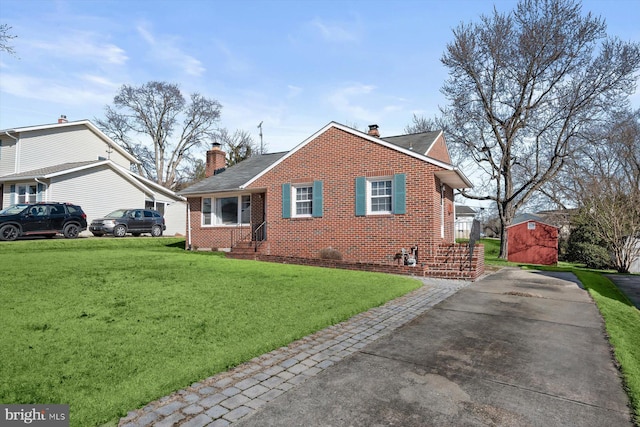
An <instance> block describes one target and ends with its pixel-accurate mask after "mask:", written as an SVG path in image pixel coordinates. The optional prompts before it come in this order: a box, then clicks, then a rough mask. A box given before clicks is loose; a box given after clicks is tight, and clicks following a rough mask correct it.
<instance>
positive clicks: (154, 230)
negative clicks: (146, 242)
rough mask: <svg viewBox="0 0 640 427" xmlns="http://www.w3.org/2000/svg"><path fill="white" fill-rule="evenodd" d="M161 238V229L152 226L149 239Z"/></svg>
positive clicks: (157, 226)
mask: <svg viewBox="0 0 640 427" xmlns="http://www.w3.org/2000/svg"><path fill="white" fill-rule="evenodd" d="M160 236H162V227H160V226H159V225H154V226H153V227H151V237H160Z"/></svg>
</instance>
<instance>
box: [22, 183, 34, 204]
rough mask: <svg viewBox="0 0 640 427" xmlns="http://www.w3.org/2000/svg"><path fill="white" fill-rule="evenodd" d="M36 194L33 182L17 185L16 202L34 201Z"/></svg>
mask: <svg viewBox="0 0 640 427" xmlns="http://www.w3.org/2000/svg"><path fill="white" fill-rule="evenodd" d="M37 194H38V187H37V186H36V185H35V184H27V185H18V203H34V202H35V201H36V198H37Z"/></svg>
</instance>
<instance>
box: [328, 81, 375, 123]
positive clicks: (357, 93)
mask: <svg viewBox="0 0 640 427" xmlns="http://www.w3.org/2000/svg"><path fill="white" fill-rule="evenodd" d="M374 90H375V86H372V85H364V84H354V85H351V86H347V87H344V88H341V89H338V90H335V91H334V92H333V93H331V94H330V95H329V98H328V101H329V104H331V106H332V107H333V108H334V109H336V110H337V111H339V112H341V113H343V114H346V118H348V119H355V120H372V119H375V118H376V117H377V115H376V114H374V113H373V112H372V111H370V110H368V109H367V108H365V107H363V106H362V105H361V104H366V105H370V102H367V103H364V102H362V101H363V100H364V99H365V98H366V97H367V95H370V94H371V93H372V92H373V91H374Z"/></svg>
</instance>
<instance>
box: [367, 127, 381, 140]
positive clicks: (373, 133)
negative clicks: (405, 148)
mask: <svg viewBox="0 0 640 427" xmlns="http://www.w3.org/2000/svg"><path fill="white" fill-rule="evenodd" d="M368 133H369V135H371V136H375V137H377V138H380V131H379V130H378V125H369V132H368Z"/></svg>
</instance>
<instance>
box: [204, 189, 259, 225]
mask: <svg viewBox="0 0 640 427" xmlns="http://www.w3.org/2000/svg"><path fill="white" fill-rule="evenodd" d="M250 222H251V196H250V195H243V196H229V197H217V198H213V197H203V198H202V225H238V224H249V223H250Z"/></svg>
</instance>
